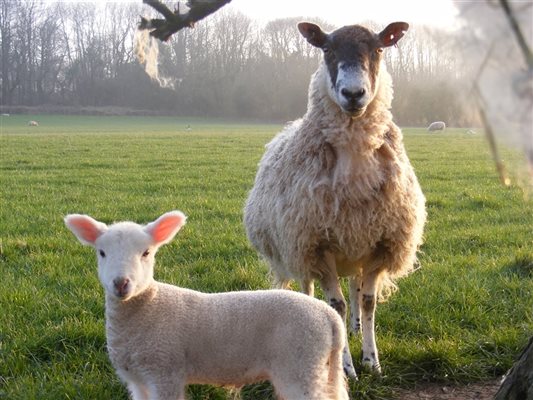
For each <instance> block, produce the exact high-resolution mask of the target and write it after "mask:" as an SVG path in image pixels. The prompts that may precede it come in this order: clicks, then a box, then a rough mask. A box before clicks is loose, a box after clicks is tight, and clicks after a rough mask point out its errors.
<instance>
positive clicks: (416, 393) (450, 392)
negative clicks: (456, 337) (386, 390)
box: [395, 379, 500, 400]
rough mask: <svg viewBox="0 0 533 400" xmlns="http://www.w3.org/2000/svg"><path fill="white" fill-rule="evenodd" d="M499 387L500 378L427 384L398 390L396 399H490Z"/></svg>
mask: <svg viewBox="0 0 533 400" xmlns="http://www.w3.org/2000/svg"><path fill="white" fill-rule="evenodd" d="M499 387H500V379H497V380H494V381H488V382H479V383H472V384H468V385H465V386H446V385H442V384H440V385H439V384H428V385H424V386H420V387H419V388H417V389H415V390H399V391H398V392H397V393H396V396H395V398H396V399H398V400H492V399H493V398H494V395H495V394H496V392H497V391H498V388H499Z"/></svg>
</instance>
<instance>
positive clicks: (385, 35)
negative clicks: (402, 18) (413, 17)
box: [378, 22, 409, 47]
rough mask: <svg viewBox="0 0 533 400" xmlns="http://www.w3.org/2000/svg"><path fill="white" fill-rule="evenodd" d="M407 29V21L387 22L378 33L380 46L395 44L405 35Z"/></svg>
mask: <svg viewBox="0 0 533 400" xmlns="http://www.w3.org/2000/svg"><path fill="white" fill-rule="evenodd" d="M407 29H409V24H408V23H407V22H393V23H392V24H389V25H388V26H387V27H386V28H385V29H383V30H382V31H381V32H380V33H379V35H378V36H379V40H380V42H381V46H383V47H389V46H392V45H395V44H396V43H397V42H398V40H400V39H401V38H402V37H403V35H405V32H407Z"/></svg>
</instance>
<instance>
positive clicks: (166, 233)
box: [144, 211, 187, 246]
mask: <svg viewBox="0 0 533 400" xmlns="http://www.w3.org/2000/svg"><path fill="white" fill-rule="evenodd" d="M186 219H187V217H186V216H185V214H183V213H182V212H181V211H170V212H167V213H165V214H163V215H161V216H160V217H159V218H158V219H156V220H155V221H154V222H151V223H149V224H148V225H146V226H145V228H144V231H145V232H146V233H148V234H149V235H150V236H151V237H152V239H153V241H154V244H155V245H157V246H161V245H163V244H165V243H168V242H170V241H171V240H172V238H173V237H174V236H175V235H176V233H178V231H179V230H180V229H181V227H182V226H183V225H185V221H186Z"/></svg>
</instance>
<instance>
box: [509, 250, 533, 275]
mask: <svg viewBox="0 0 533 400" xmlns="http://www.w3.org/2000/svg"><path fill="white" fill-rule="evenodd" d="M502 274H503V275H504V276H508V277H513V276H517V277H519V278H533V258H532V257H530V256H526V255H521V256H516V257H515V259H514V260H513V262H511V263H509V264H507V265H505V266H504V267H503V269H502Z"/></svg>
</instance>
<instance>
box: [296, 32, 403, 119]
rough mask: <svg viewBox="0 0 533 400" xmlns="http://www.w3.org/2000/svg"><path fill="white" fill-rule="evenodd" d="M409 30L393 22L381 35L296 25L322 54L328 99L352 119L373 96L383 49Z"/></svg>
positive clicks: (363, 109) (361, 111) (363, 108)
mask: <svg viewBox="0 0 533 400" xmlns="http://www.w3.org/2000/svg"><path fill="white" fill-rule="evenodd" d="M408 28H409V25H408V24H407V23H405V22H394V23H392V24H390V25H388V26H387V27H386V28H385V29H384V30H383V31H382V32H380V33H374V32H371V31H370V30H368V29H366V28H364V27H362V26H359V25H351V26H345V27H343V28H340V29H337V30H336V31H333V32H331V33H325V32H323V31H322V29H321V28H320V27H319V26H318V25H315V24H312V23H309V22H302V23H300V24H298V29H299V30H300V33H301V34H302V35H303V36H304V37H305V38H306V39H307V41H308V42H309V43H310V44H312V45H313V46H315V47H318V48H320V49H322V51H323V52H324V62H325V64H326V67H327V70H328V73H329V78H330V79H329V82H328V83H327V87H328V94H329V96H330V97H331V99H332V100H333V101H334V102H335V103H337V104H338V105H339V107H341V109H342V110H343V111H344V112H345V113H346V114H348V115H350V116H351V117H353V118H357V117H360V116H361V115H363V114H364V113H365V111H366V107H367V106H368V104H370V102H371V101H372V100H373V98H374V96H375V94H376V91H377V80H378V76H379V68H380V64H381V58H382V54H381V53H382V52H383V48H384V47H389V46H392V45H394V44H396V42H398V40H400V38H401V37H402V36H403V35H404V33H405V31H407V29H408Z"/></svg>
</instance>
